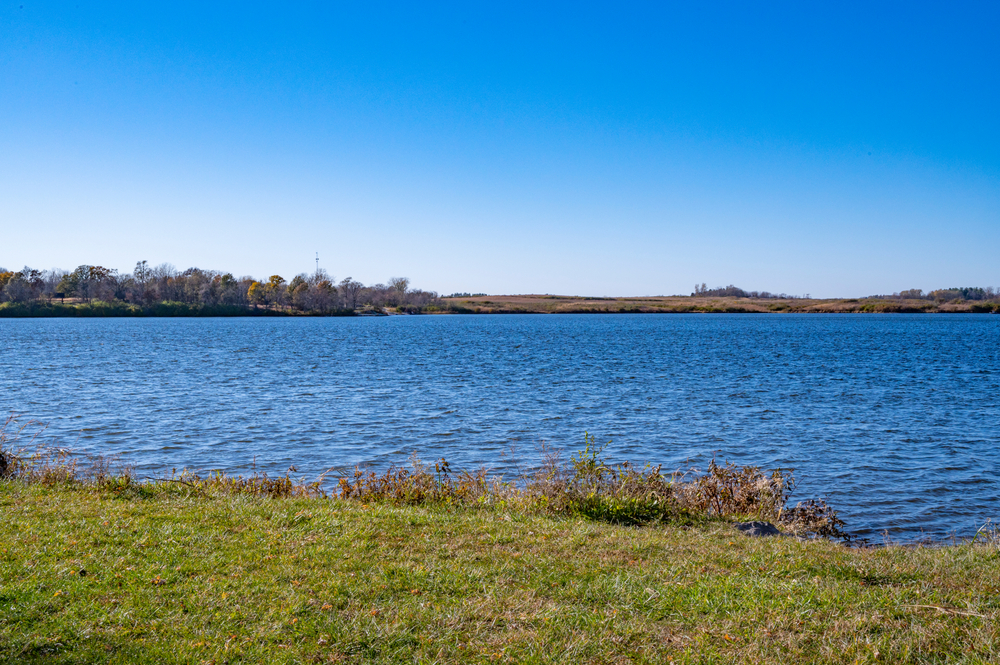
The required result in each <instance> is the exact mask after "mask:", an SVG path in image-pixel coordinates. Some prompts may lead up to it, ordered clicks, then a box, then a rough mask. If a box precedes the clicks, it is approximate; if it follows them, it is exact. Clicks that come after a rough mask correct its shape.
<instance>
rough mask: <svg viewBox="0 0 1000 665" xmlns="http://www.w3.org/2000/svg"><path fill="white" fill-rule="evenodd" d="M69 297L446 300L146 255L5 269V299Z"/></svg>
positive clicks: (327, 308) (336, 308)
mask: <svg viewBox="0 0 1000 665" xmlns="http://www.w3.org/2000/svg"><path fill="white" fill-rule="evenodd" d="M67 298H68V299H70V300H71V302H77V303H95V302H100V303H112V304H114V303H124V304H129V305H133V306H137V307H144V308H150V307H153V306H154V305H157V304H160V303H181V304H184V305H188V306H195V307H208V308H212V307H219V306H226V307H230V308H233V307H235V308H244V309H248V310H250V309H268V310H275V311H288V312H290V313H292V312H308V313H351V312H355V311H357V310H365V309H370V310H374V311H381V310H383V309H384V308H394V309H396V310H397V311H401V312H419V311H424V310H427V309H433V308H435V307H438V306H440V305H441V300H440V299H439V297H438V294H437V293H435V292H434V291H423V290H421V289H413V288H411V287H410V280H409V279H407V278H406V277H393V278H392V279H390V280H389V281H388V282H387V283H386V284H373V285H367V286H366V285H365V284H362V283H361V282H359V281H357V280H355V279H353V278H351V277H347V278H345V279H342V280H340V281H339V282H336V281H334V278H333V277H331V276H330V275H328V274H327V273H326V271H324V270H322V269H320V270H317V271H316V272H315V273H313V274H307V273H301V274H299V275H296V276H295V277H293V278H292V280H291V281H286V280H285V278H283V277H282V276H281V275H271V276H270V277H268V278H267V279H265V280H257V279H255V278H253V277H249V276H243V277H235V276H234V275H233V274H232V273H228V272H225V273H224V272H219V271H216V270H202V269H201V268H188V269H187V270H185V271H183V272H180V271H178V270H177V269H176V268H174V267H173V266H172V265H170V264H168V263H164V264H160V265H158V266H150V265H149V264H148V263H147V262H146V261H139V262H138V263H136V266H135V270H134V271H132V272H131V273H120V272H118V271H117V270H114V269H110V268H105V267H103V266H93V265H81V266H78V267H77V268H76V269H75V270H73V271H66V270H58V269H55V270H35V269H33V268H28V267H25V268H23V269H22V270H18V271H16V272H14V271H10V270H5V269H3V268H0V303H3V302H10V303H19V304H25V305H31V304H37V303H50V304H51V303H52V302H54V301H56V300H58V301H60V302H64V301H65V300H66V299H67Z"/></svg>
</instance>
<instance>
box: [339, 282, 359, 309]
mask: <svg viewBox="0 0 1000 665" xmlns="http://www.w3.org/2000/svg"><path fill="white" fill-rule="evenodd" d="M337 286H338V288H339V290H340V292H341V293H342V294H343V296H344V299H345V301H346V303H347V305H348V309H357V308H358V295H360V294H361V289H363V288H365V285H364V284H362V283H361V282H356V281H354V279H352V278H350V277H345V278H344V279H343V280H341V282H340V284H338V285H337Z"/></svg>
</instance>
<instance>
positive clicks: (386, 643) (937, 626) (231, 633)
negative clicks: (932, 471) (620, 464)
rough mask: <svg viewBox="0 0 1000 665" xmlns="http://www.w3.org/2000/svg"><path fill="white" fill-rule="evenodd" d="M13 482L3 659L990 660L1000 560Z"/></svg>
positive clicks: (726, 531) (707, 533)
mask: <svg viewBox="0 0 1000 665" xmlns="http://www.w3.org/2000/svg"><path fill="white" fill-rule="evenodd" d="M120 494H121V493H120V492H119V493H115V492H112V491H110V490H102V489H97V488H94V487H82V486H72V485H70V486H59V485H56V486H53V487H45V486H42V485H37V484H35V485H32V484H24V483H20V482H15V481H7V482H0V515H2V520H0V661H3V662H10V663H30V662H45V663H95V662H113V663H119V662H120V663H146V662H149V663H170V662H185V663H237V662H255V663H257V662H259V663H325V662H393V663H395V662H427V663H431V662H472V663H494V662H560V663H568V662H601V663H603V662H657V663H662V662H676V663H687V662H691V663H693V662H765V663H771V662H773V663H799V662H843V663H854V662H859V663H868V662H885V663H900V662H940V663H944V662H992V661H993V660H994V658H995V657H996V654H1000V630H998V628H997V623H996V620H997V617H998V612H1000V591H998V589H1000V549H998V547H997V545H996V544H994V543H980V544H975V545H957V546H951V547H943V548H919V547H917V548H903V547H888V548H880V549H867V550H858V549H849V548H846V547H843V546H841V545H838V544H836V543H832V542H828V541H823V540H818V541H817V540H813V541H802V540H797V539H794V538H767V539H755V538H749V537H746V536H743V535H742V534H740V533H738V532H737V531H736V530H735V529H733V528H732V527H731V526H730V525H728V524H726V523H722V522H714V523H713V522H709V523H706V524H704V525H702V526H697V527H680V526H677V527H674V526H663V525H653V526H644V527H626V526H615V525H610V524H605V523H601V522H594V521H590V520H587V519H585V518H582V517H573V518H570V517H561V518H560V517H553V516H550V515H531V514H523V513H510V512H505V511H503V510H501V509H486V508H482V509H474V508H453V509H450V510H449V509H447V508H445V507H395V506H391V505H387V504H368V505H366V504H362V503H361V502H356V501H343V500H328V499H316V498H312V499H309V498H285V499H271V498H260V497H253V496H246V495H217V496H212V495H206V494H204V493H197V492H191V491H190V489H189V488H187V487H185V486H184V485H182V484H177V483H174V484H160V485H155V486H143V487H142V488H141V490H140V491H132V492H131V493H130V494H131V495H130V496H127V497H122V496H120Z"/></svg>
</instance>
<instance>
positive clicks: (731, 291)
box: [691, 282, 809, 300]
mask: <svg viewBox="0 0 1000 665" xmlns="http://www.w3.org/2000/svg"><path fill="white" fill-rule="evenodd" d="M695 296H697V297H699V298H700V297H710V298H726V297H728V298H763V299H765V300H766V299H770V298H774V299H781V300H792V299H795V298H802V297H803V296H790V295H788V294H787V293H771V292H769V291H744V290H743V289H741V288H740V287H738V286H733V285H732V284H730V285H729V286H717V287H715V288H714V289H710V288H708V285H707V284H705V283H704V282H702V283H701V284H695V285H694V293H692V294H691V297H695ZM804 297H805V298H808V297H809V295H808V294H806V295H805V296H804Z"/></svg>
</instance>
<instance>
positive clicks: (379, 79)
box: [0, 0, 1000, 296]
mask: <svg viewBox="0 0 1000 665" xmlns="http://www.w3.org/2000/svg"><path fill="white" fill-rule="evenodd" d="M147 4H152V3H121V4H111V3H101V4H96V3H93V2H86V1H85V0H81V1H80V2H78V3H74V2H70V3H53V2H39V1H34V0H15V1H14V2H9V1H7V0H3V3H2V5H0V266H6V267H8V268H20V267H21V266H23V265H25V264H28V265H30V266H32V267H36V268H51V267H61V268H67V269H72V268H73V267H75V266H76V265H79V264H81V263H91V264H100V265H105V266H107V267H112V268H118V269H120V270H123V271H130V270H131V269H132V267H133V266H134V264H135V262H136V261H137V260H139V259H146V260H148V261H150V263H154V264H156V263H161V262H170V263H173V264H174V265H175V266H177V267H178V268H180V269H184V268H187V267H191V266H198V267H202V268H211V269H223V270H229V271H232V272H234V273H236V274H238V275H240V274H252V275H256V276H265V275H268V274H272V273H279V274H282V275H283V276H285V277H286V278H289V277H291V276H292V275H294V274H295V273H298V272H304V271H310V270H312V268H313V266H314V261H313V256H314V252H316V251H318V252H319V254H320V261H321V265H322V267H324V268H326V269H327V270H328V271H329V272H330V273H332V274H333V275H334V276H336V277H337V278H343V277H346V276H348V275H350V276H353V277H354V278H355V279H360V280H361V281H364V282H366V283H372V282H378V281H384V280H386V279H387V278H389V277H390V276H397V275H405V276H408V277H410V278H411V279H412V280H413V281H414V283H415V284H416V285H417V286H421V287H424V288H428V289H435V290H438V291H441V292H445V293H448V292H451V291H456V290H462V291H484V292H489V293H528V292H542V293H545V292H548V293H567V294H592V295H655V294H671V293H689V292H690V291H691V290H692V288H693V285H694V284H695V283H700V282H707V283H708V284H709V286H715V285H722V284H729V283H735V284H737V285H739V286H742V287H743V288H747V289H767V290H772V291H786V292H789V293H811V294H812V295H814V296H841V295H843V296H857V295H868V294H873V293H885V292H892V291H898V290H900V289H906V288H924V289H929V288H936V287H946V286H955V285H963V286H964V285H980V286H987V285H997V286H1000V260H998V257H1000V252H998V250H1000V103H998V102H1000V3H998V2H995V1H992V2H983V3H934V4H930V3H927V4H921V3H913V2H906V3H903V2H900V3H893V4H888V3H871V2H865V3H857V4H848V3H843V2H837V3H832V2H831V3H827V4H825V5H821V4H819V3H802V2H796V3H786V4H780V3H763V2H733V3H690V2H687V3H677V4H675V5H669V4H666V3H648V4H644V3H631V4H626V3H607V4H586V3H565V4H539V3H536V2H532V3H523V4H518V3H513V2H503V3H497V4H495V5H493V6H487V5H486V4H485V3H466V4H453V5H445V4H435V5H430V4H428V5H425V6H423V7H415V6H414V5H413V3H405V4H403V3H401V4H377V3H372V2H364V3H350V4H344V5H341V6H330V4H329V3H317V4H315V5H306V4H300V3H266V4H255V3H248V2H240V3H233V4H231V5H223V4H222V3H187V2H171V3H159V5H160V6H159V7H154V8H149V7H139V6H138V5H147Z"/></svg>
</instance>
